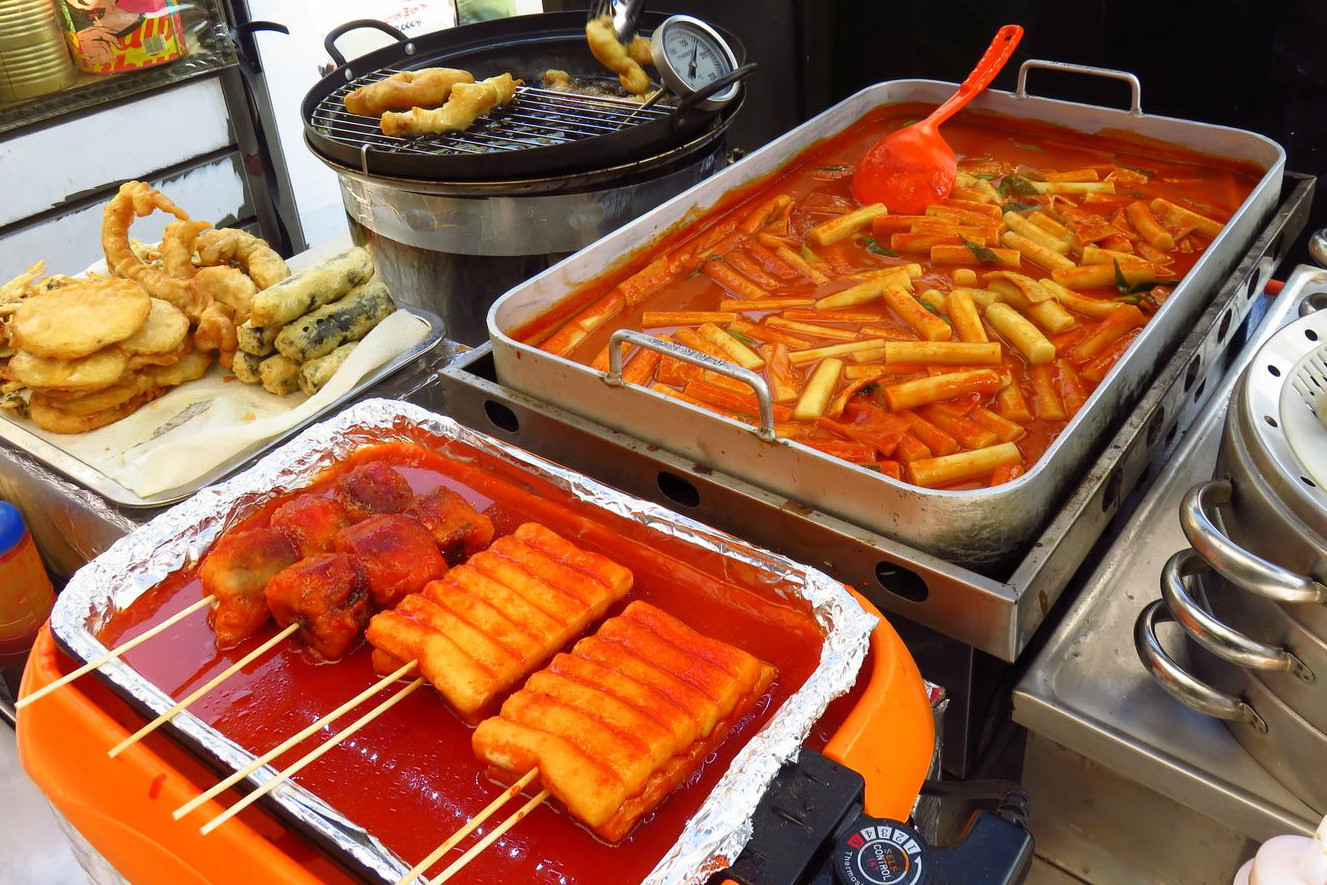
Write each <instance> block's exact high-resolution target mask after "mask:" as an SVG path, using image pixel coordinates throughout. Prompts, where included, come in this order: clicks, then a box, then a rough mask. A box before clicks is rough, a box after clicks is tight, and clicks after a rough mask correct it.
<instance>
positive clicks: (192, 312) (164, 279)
mask: <svg viewBox="0 0 1327 885" xmlns="http://www.w3.org/2000/svg"><path fill="white" fill-rule="evenodd" d="M157 209H160V210H161V211H163V212H169V213H170V214H171V215H174V216H175V217H176V218H177V219H179V220H180V221H188V220H189V215H188V213H187V212H185V211H184V210H183V209H181V208H180V207H179V206H176V205H175V203H174V202H173V201H172V200H171V199H170V198H169V197H167V196H166V195H165V194H163V193H162V192H161V191H159V190H157V189H156V188H154V187H152V186H151V185H148V184H147V183H146V182H142V181H130V182H126V183H125V184H123V185H121V186H120V190H119V192H118V193H117V194H116V195H115V196H114V197H112V198H111V201H110V202H109V203H107V204H106V209H105V211H104V212H103V213H102V223H101V248H102V251H103V252H105V254H106V266H107V267H108V268H109V270H110V271H111V273H113V274H115V275H116V276H118V277H123V278H124V279H128V280H134V281H136V282H138V283H139V284H140V285H141V286H142V287H143V288H144V289H146V290H147V291H148V294H149V295H151V296H152V297H154V298H160V299H161V300H163V301H168V302H170V303H171V304H173V305H175V306H176V307H178V308H179V309H180V310H182V311H184V312H185V314H186V315H187V316H188V317H189V319H190V320H194V321H196V320H197V319H198V317H199V315H200V314H201V313H202V311H203V308H205V307H206V306H207V304H206V303H205V300H204V299H203V298H201V297H200V296H199V294H198V292H197V290H196V289H195V288H194V286H193V284H192V281H191V280H187V279H178V278H176V277H173V276H171V275H170V274H169V273H168V272H167V271H165V270H163V269H161V268H157V267H153V266H151V265H149V264H145V263H144V262H143V260H142V259H141V258H139V257H138V255H137V254H135V252H134V250H133V247H132V246H131V245H130V243H129V228H130V227H131V226H132V225H133V223H134V219H135V218H144V217H146V216H148V215H151V214H152V213H153V212H154V211H156V210H157Z"/></svg>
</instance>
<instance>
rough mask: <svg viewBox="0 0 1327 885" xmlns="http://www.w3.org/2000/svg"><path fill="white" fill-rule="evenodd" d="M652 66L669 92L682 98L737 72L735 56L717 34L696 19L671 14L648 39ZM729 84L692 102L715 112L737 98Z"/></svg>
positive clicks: (735, 86)
mask: <svg viewBox="0 0 1327 885" xmlns="http://www.w3.org/2000/svg"><path fill="white" fill-rule="evenodd" d="M650 48H651V51H652V52H653V54H654V66H655V68H656V69H658V71H659V78H660V79H661V80H663V84H664V85H665V86H667V87H668V89H669V91H671V92H673V93H674V94H675V95H678V96H681V97H683V98H685V97H686V96H688V95H691V94H692V93H695V92H699V91H700V90H701V89H704V88H705V87H706V86H708V85H709V84H711V83H713V82H714V81H715V80H718V79H719V78H720V77H726V76H727V75H728V74H731V73H732V72H733V71H735V70H737V57H736V56H735V55H733V50H732V49H731V48H730V47H729V46H728V43H727V42H726V41H725V40H724V39H723V38H722V37H720V36H719V33H718V32H717V31H715V30H714V28H711V27H710V26H709V25H707V24H705V23H704V22H703V21H701V20H700V19H698V18H693V17H692V16H689V15H674V16H671V17H670V18H667V19H665V20H664V22H663V23H662V24H661V25H659V27H657V28H655V29H654V36H653V37H652V39H651V46H650ZM740 88H741V87H740V85H739V84H737V83H733V84H732V85H731V86H728V87H726V88H724V89H722V90H720V91H719V92H718V93H716V94H714V95H711V96H709V97H708V98H705V99H702V100H701V101H699V102H697V103H696V107H697V108H700V109H701V110H707V111H713V110H718V109H719V108H721V107H723V106H724V105H726V104H728V102H730V101H732V100H733V99H734V98H737V92H738V90H739V89H740Z"/></svg>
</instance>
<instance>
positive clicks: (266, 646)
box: [110, 624, 299, 759]
mask: <svg viewBox="0 0 1327 885" xmlns="http://www.w3.org/2000/svg"><path fill="white" fill-rule="evenodd" d="M298 629H299V624H291V625H290V626H288V627H286V629H284V630H282V631H281V632H280V633H278V634H276V635H275V636H273V637H272V638H271V639H269V640H267V641H266V642H264V643H263V644H262V645H260V646H258V647H257V648H255V649H254V650H253V651H251V652H249V653H248V654H247V655H245V656H244V657H242V658H240V659H239V660H238V661H236V662H235V663H233V664H231V665H230V666H229V667H227V668H226V669H225V670H222V671H221V672H220V673H218V674H217V675H216V676H213V677H212V678H211V679H209V680H208V681H207V682H206V683H204V684H203V685H202V686H200V687H199V688H197V689H195V690H194V692H193V693H192V694H190V695H189V696H188V697H187V698H185V699H184V700H182V701H178V702H177V703H176V704H175V706H173V707H171V708H170V709H169V710H167V711H166V712H164V713H162V714H161V715H160V716H158V717H157V718H156V719H153V720H152V721H151V722H149V723H148V724H147V725H144V726H143V727H142V728H140V729H138V731H136V732H134V733H133V734H131V735H129V737H127V738H125V739H124V740H122V741H120V742H119V743H118V744H116V745H115V746H114V747H112V748H111V751H110V757H111V758H112V759H114V758H115V757H116V756H119V755H120V754H121V753H123V752H124V751H125V750H127V749H129V748H130V747H131V746H133V745H134V744H136V743H138V742H139V741H141V740H142V739H143V738H145V737H147V736H148V735H149V734H151V733H152V732H154V731H156V730H157V729H158V728H159V727H161V724H162V723H163V722H165V721H166V720H167V719H170V718H171V717H172V716H174V715H175V714H176V713H178V712H180V711H181V710H183V709H184V708H185V707H187V706H189V705H190V704H192V703H193V702H194V701H196V700H198V699H199V698H201V697H202V696H203V695H205V694H207V693H208V692H209V691H211V690H212V689H214V688H216V687H217V686H218V685H220V684H221V683H222V682H224V681H225V680H227V679H229V678H230V677H232V676H234V675H235V674H236V673H238V672H239V671H240V670H242V669H244V668H245V667H247V666H248V665H249V664H251V663H253V662H254V661H255V660H257V659H258V658H259V657H261V656H262V655H264V654H266V653H267V652H268V651H270V650H271V649H272V647H273V646H275V645H276V644H277V643H278V642H280V641H281V640H283V639H285V638H286V637H287V636H289V635H290V634H292V633H294V632H295V631H296V630H298Z"/></svg>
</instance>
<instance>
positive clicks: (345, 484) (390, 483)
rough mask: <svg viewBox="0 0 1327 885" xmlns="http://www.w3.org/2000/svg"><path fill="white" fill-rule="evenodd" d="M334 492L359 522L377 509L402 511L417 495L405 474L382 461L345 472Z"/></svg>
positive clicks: (351, 516)
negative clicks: (406, 479)
mask: <svg viewBox="0 0 1327 885" xmlns="http://www.w3.org/2000/svg"><path fill="white" fill-rule="evenodd" d="M335 493H336V499H337V500H338V501H339V502H341V506H343V507H345V508H346V512H347V513H349V514H350V518H351V519H353V520H355V521H357V522H358V521H359V520H361V519H366V518H368V517H370V516H373V515H374V514H375V513H400V512H401V511H403V510H405V509H406V507H408V506H410V502H411V501H413V500H414V498H415V493H414V491H412V490H411V488H410V483H408V482H406V481H405V477H404V476H402V475H401V474H400V473H398V472H396V471H395V470H393V469H392V468H391V467H389V466H387V465H386V464H383V463H382V462H380V461H370V462H369V463H368V464H361V465H360V466H359V467H356V468H355V469H354V470H352V471H350V472H349V473H347V474H346V475H345V476H342V477H341V479H340V480H339V481H338V482H337V484H336V492H335Z"/></svg>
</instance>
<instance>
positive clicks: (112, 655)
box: [14, 595, 216, 710]
mask: <svg viewBox="0 0 1327 885" xmlns="http://www.w3.org/2000/svg"><path fill="white" fill-rule="evenodd" d="M215 601H216V597H215V596H210V595H209V596H204V597H203V598H202V599H200V600H198V601H197V602H195V603H194V604H193V605H191V606H189V607H187V608H185V609H182V610H181V611H178V612H176V613H175V614H173V615H171V616H170V617H169V618H167V619H166V620H164V621H162V622H161V623H160V624H158V625H157V626H155V627H153V628H152V629H151V630H146V631H144V632H143V633H140V634H139V635H137V636H135V637H134V638H133V639H130V640H129V641H128V642H125V643H122V644H121V645H119V646H117V647H115V648H113V649H111V650H110V651H108V652H106V653H105V654H103V655H98V656H97V657H95V658H93V659H92V660H90V661H88V662H87V663H86V664H84V665H83V666H81V667H79V668H78V669H77V670H74V671H73V672H72V673H66V674H65V675H64V676H61V677H60V678H59V679H57V680H55V681H54V682H52V683H51V684H50V685H44V686H42V687H41V688H39V689H37V690H36V691H34V692H33V693H32V694H30V695H28V696H27V697H23V698H19V700H18V703H16V704H14V707H15V709H18V710H22V709H23V708H24V707H26V706H27V705H28V704H31V703H33V702H34V701H37V700H39V699H41V698H44V697H46V696H47V695H48V694H50V693H51V692H53V691H55V690H56V689H57V688H60V687H61V686H64V685H68V684H69V683H71V682H73V681H74V680H75V679H77V678H78V677H80V676H83V675H84V674H86V673H91V672H92V671H93V670H95V669H97V668H98V667H102V666H105V665H106V664H108V663H110V662H111V661H113V660H115V659H116V658H118V657H119V656H120V655H122V654H124V653H125V652H127V651H129V650H130V649H133V648H136V647H137V646H138V645H139V644H140V643H143V642H147V641H148V640H149V639H151V638H152V637H153V636H156V635H157V634H158V633H161V632H162V631H164V630H168V629H170V628H171V627H174V626H175V625H176V624H178V623H179V622H180V621H183V620H184V619H185V618H187V617H189V615H191V614H193V613H194V612H196V611H198V610H199V609H200V608H204V607H206V606H209V605H211V604H212V603H213V602H215Z"/></svg>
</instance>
